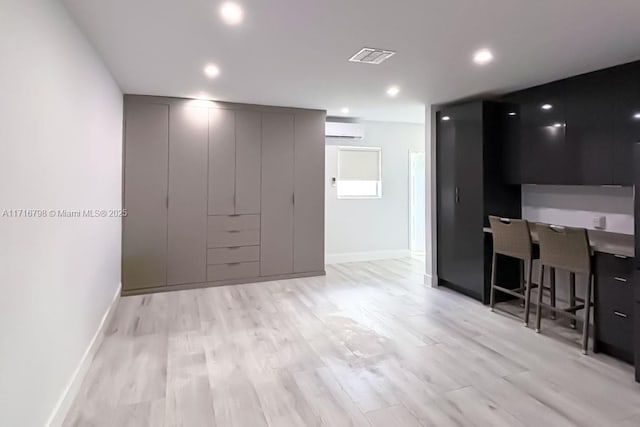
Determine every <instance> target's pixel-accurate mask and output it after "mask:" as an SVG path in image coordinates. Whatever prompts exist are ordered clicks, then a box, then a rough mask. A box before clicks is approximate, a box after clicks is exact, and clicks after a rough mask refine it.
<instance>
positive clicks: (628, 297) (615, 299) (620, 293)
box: [596, 276, 634, 314]
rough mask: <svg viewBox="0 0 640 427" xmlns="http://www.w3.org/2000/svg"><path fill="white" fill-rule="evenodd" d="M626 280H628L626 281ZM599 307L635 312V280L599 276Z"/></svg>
mask: <svg viewBox="0 0 640 427" xmlns="http://www.w3.org/2000/svg"><path fill="white" fill-rule="evenodd" d="M624 280H626V281H624ZM596 303H597V304H598V307H601V308H602V309H603V310H607V309H612V310H618V311H622V312H624V313H627V314H629V313H632V312H633V303H634V300H633V281H632V280H631V279H623V278H621V277H619V276H615V277H598V299H597V301H596Z"/></svg>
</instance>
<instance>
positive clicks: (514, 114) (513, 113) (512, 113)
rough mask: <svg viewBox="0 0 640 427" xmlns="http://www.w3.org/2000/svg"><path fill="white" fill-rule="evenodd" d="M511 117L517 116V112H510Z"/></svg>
mask: <svg viewBox="0 0 640 427" xmlns="http://www.w3.org/2000/svg"><path fill="white" fill-rule="evenodd" d="M509 115H510V116H517V114H516V112H515V111H510V112H509Z"/></svg>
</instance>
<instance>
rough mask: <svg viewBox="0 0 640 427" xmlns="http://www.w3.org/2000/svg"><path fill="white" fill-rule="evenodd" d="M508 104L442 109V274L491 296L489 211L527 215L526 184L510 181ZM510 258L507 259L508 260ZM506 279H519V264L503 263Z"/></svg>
mask: <svg viewBox="0 0 640 427" xmlns="http://www.w3.org/2000/svg"><path fill="white" fill-rule="evenodd" d="M508 113H509V110H508V106H507V105H504V104H499V103H494V102H486V101H477V102H470V103H466V104H458V105H452V106H446V107H442V108H441V109H440V111H438V112H437V113H436V118H435V119H436V122H437V123H436V141H437V142H436V158H437V160H436V162H437V165H436V170H437V177H436V179H437V224H438V225H437V236H438V239H437V245H438V269H437V274H438V280H439V283H440V285H442V286H446V287H450V288H452V289H455V290H457V291H459V292H461V293H464V294H466V295H468V296H470V297H473V298H475V299H478V300H480V301H482V302H485V303H486V302H488V295H489V277H490V273H491V271H490V265H491V263H490V257H491V239H490V237H487V236H485V233H484V232H483V230H482V229H483V226H488V222H489V221H488V215H498V216H505V217H511V218H519V217H520V216H521V207H520V188H519V187H517V186H510V185H506V184H504V183H503V182H504V180H503V176H502V168H501V163H502V160H501V159H502V153H503V151H502V145H503V144H502V142H503V139H504V135H505V132H506V129H505V126H506V125H505V121H504V120H503V118H504V117H505V116H508ZM504 261H506V260H504ZM501 267H503V268H501V270H500V271H501V273H502V275H501V277H499V280H502V281H503V282H505V283H514V284H517V283H518V280H519V268H518V266H517V265H516V264H501Z"/></svg>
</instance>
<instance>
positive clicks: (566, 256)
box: [536, 224, 591, 274]
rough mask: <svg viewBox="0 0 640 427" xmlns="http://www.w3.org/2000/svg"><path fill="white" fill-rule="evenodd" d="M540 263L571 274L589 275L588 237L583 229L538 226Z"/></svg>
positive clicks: (589, 249) (589, 254) (589, 252)
mask: <svg viewBox="0 0 640 427" xmlns="http://www.w3.org/2000/svg"><path fill="white" fill-rule="evenodd" d="M536 229H537V230H538V240H539V242H540V263H541V264H543V265H545V266H549V267H554V268H559V269H561V270H566V271H570V272H573V273H585V274H590V273H591V248H590V246H589V235H588V234H587V230H585V229H584V228H573V227H559V226H554V225H546V224H538V225H537V226H536Z"/></svg>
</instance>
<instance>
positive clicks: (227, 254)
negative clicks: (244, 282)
mask: <svg viewBox="0 0 640 427" xmlns="http://www.w3.org/2000/svg"><path fill="white" fill-rule="evenodd" d="M259 260H260V246H239V247H232V248H214V249H209V250H207V264H209V265H214V264H233V263H237V262H250V261H259Z"/></svg>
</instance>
